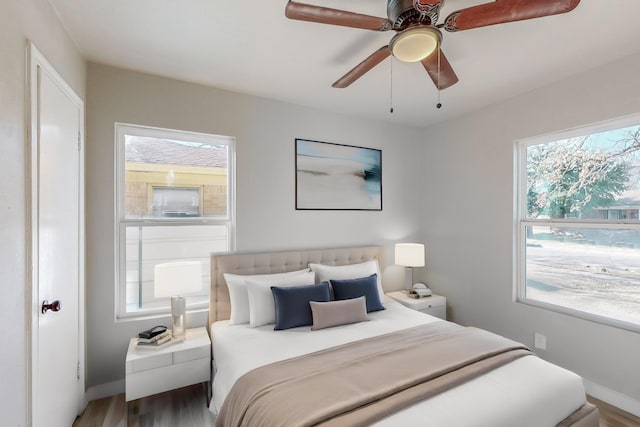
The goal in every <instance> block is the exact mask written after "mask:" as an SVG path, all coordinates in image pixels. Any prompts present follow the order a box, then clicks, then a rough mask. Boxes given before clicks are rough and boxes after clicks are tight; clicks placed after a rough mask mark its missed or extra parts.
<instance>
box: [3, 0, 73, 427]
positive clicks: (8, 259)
mask: <svg viewBox="0 0 640 427" xmlns="http://www.w3.org/2000/svg"><path fill="white" fill-rule="evenodd" d="M27 39H31V40H32V41H33V42H34V43H35V45H36V46H37V47H38V49H39V50H40V51H41V52H42V53H43V54H44V55H45V56H46V57H47V59H48V60H49V62H51V63H52V65H53V66H54V67H55V68H56V69H57V71H58V72H59V73H60V74H61V75H62V76H63V77H64V78H65V79H66V80H67V82H68V83H69V84H70V85H71V86H72V87H73V88H74V89H75V90H76V92H77V93H78V94H79V95H80V96H81V97H82V98H84V86H85V64H84V60H83V59H82V58H81V57H80V55H79V54H78V52H77V51H76V49H75V46H74V45H73V43H72V42H71V41H70V40H69V39H68V37H67V36H66V34H65V32H64V30H63V28H62V26H61V25H60V23H59V22H58V20H57V17H56V15H55V14H54V12H53V10H52V9H51V6H50V4H49V2H48V1H46V0H3V1H0V223H1V224H2V225H1V226H0V241H1V242H2V245H0V300H1V301H2V310H0V324H1V325H2V333H3V341H4V342H3V344H2V352H0V378H2V385H1V386H0V412H1V413H2V424H3V425H6V426H21V425H22V426H24V425H26V424H27V419H28V418H27V411H28V408H27V400H26V397H27V384H28V383H27V381H28V378H27V369H28V364H27V361H28V353H27V345H28V341H29V338H28V335H27V328H28V326H27V320H28V319H27V311H28V310H29V309H30V307H27V298H28V296H27V286H30V285H29V284H27V283H26V274H25V272H26V270H27V266H26V256H25V251H26V239H27V235H26V231H25V225H26V222H25V221H26V219H25V217H26V215H27V213H26V207H25V203H26V188H25V179H26V174H27V173H28V172H27V170H26V167H25V162H26V158H25V149H26V147H27V141H26V131H25V129H26V126H27V125H28V122H27V119H26V111H25V108H26V107H25V96H26V77H25V76H26V70H25V67H26V66H25V49H26V43H27Z"/></svg>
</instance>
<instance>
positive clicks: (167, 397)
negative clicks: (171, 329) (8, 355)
mask: <svg viewBox="0 0 640 427" xmlns="http://www.w3.org/2000/svg"><path fill="white" fill-rule="evenodd" d="M588 399H589V401H590V402H591V403H593V404H594V405H596V406H598V409H599V410H600V427H640V417H636V416H634V415H631V414H629V413H626V412H624V411H622V410H621V409H618V408H616V407H614V406H611V405H609V404H607V403H605V402H602V401H600V400H598V399H595V398H593V397H591V396H589V397H588ZM130 406H132V407H130V408H129V421H130V422H129V426H136V427H150V426H154V427H176V426H180V427H200V426H202V427H208V426H213V424H214V421H215V420H214V417H213V415H212V414H211V412H209V409H208V408H207V399H206V390H205V388H204V387H203V386H202V385H200V384H198V385H195V386H191V387H185V388H181V389H178V390H174V391H169V392H166V393H161V394H158V395H155V396H150V397H145V398H143V399H139V400H137V401H135V402H134V404H133V405H130ZM126 417H127V405H126V403H125V401H124V394H119V395H117V396H113V397H108V398H105V399H100V400H95V401H93V402H90V403H89V405H88V406H87V409H86V410H85V411H84V413H83V414H82V416H81V417H79V418H78V419H76V421H75V422H74V423H73V427H124V426H126V425H127V424H126Z"/></svg>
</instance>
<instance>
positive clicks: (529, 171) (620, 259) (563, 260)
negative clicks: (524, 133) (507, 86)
mask: <svg viewBox="0 0 640 427" xmlns="http://www.w3.org/2000/svg"><path fill="white" fill-rule="evenodd" d="M521 149H522V150H526V151H524V153H523V154H524V157H525V163H526V165H525V167H524V168H523V170H522V171H521V173H523V174H526V176H525V177H524V178H526V187H525V188H522V189H521V192H520V195H521V196H520V197H521V202H520V203H522V205H523V212H522V213H521V215H523V217H521V218H520V227H521V233H522V235H523V237H524V238H523V244H522V246H521V247H520V250H521V251H522V253H523V254H524V261H525V265H524V272H523V273H524V274H522V277H523V283H522V284H521V287H520V293H519V295H520V297H521V298H524V299H526V300H529V301H540V302H543V303H546V304H552V305H554V306H559V307H563V308H568V309H569V311H571V312H573V311H577V312H584V313H589V314H590V315H595V316H597V317H599V318H603V319H605V320H606V319H610V320H611V319H612V320H614V321H616V322H624V323H625V324H626V323H628V324H634V325H637V326H640V221H639V220H638V219H639V212H640V126H631V127H625V128H621V129H615V130H609V131H606V132H598V133H592V134H589V135H585V136H582V137H578V138H570V139H564V140H558V141H549V142H543V143H537V144H525V145H523V146H522V147H521Z"/></svg>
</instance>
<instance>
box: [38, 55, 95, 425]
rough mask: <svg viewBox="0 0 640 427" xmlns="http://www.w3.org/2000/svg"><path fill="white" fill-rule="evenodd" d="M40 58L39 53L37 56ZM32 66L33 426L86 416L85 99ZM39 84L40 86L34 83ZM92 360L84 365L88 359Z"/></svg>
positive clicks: (43, 67) (43, 65)
mask: <svg viewBox="0 0 640 427" xmlns="http://www.w3.org/2000/svg"><path fill="white" fill-rule="evenodd" d="M32 59H34V57H33V56H32ZM35 59H36V61H35V62H36V63H35V64H32V67H35V68H32V72H33V74H32V78H33V80H34V81H33V82H32V86H31V87H32V89H35V91H36V93H37V97H36V98H35V99H33V97H32V100H33V103H32V107H31V108H32V118H34V119H35V121H36V123H35V124H36V126H32V133H33V134H32V145H31V150H32V152H31V160H32V162H31V168H32V171H31V177H32V192H33V194H32V229H33V238H32V245H33V251H32V258H33V273H32V274H33V294H34V295H37V296H38V297H37V306H36V310H37V311H38V312H37V313H36V315H37V324H36V322H35V320H34V322H33V323H34V324H33V326H35V327H37V329H35V328H32V332H33V334H34V337H33V340H32V344H33V348H32V353H33V354H32V357H33V366H32V373H33V377H32V399H33V400H32V415H33V425H34V426H37V427H40V426H65V427H68V426H70V425H71V424H72V423H73V421H74V419H75V417H76V415H77V414H78V409H79V408H78V405H79V392H80V390H81V389H82V390H83V389H84V385H83V384H81V383H80V380H81V377H82V379H83V376H81V375H80V365H79V361H80V356H81V354H83V352H81V351H80V342H81V341H80V314H79V313H80V312H79V307H80V306H81V297H83V294H82V292H81V284H82V274H83V269H82V262H83V256H82V254H81V250H82V248H83V245H82V243H81V239H82V237H83V234H82V224H83V221H82V218H81V216H80V215H81V214H82V207H81V200H82V197H81V190H82V188H83V186H82V185H81V179H82V167H81V165H82V162H81V157H80V153H81V151H80V136H81V134H80V130H81V122H82V120H83V113H82V104H81V103H80V105H79V104H78V98H77V96H76V95H75V94H74V93H73V91H71V93H69V91H70V89H69V88H68V87H67V86H66V84H64V83H63V81H62V80H61V79H60V77H59V76H58V75H57V74H56V73H55V71H53V70H52V69H48V67H50V66H48V63H46V62H45V63H38V62H39V61H38V60H43V58H41V57H39V58H35ZM34 83H35V84H36V86H35V88H34V86H33V84H34ZM83 365H84V364H83Z"/></svg>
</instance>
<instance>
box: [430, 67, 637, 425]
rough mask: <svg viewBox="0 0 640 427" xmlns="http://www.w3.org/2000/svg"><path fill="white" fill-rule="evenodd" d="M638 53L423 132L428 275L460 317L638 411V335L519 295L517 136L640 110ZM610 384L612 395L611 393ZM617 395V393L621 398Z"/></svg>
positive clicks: (436, 288)
mask: <svg viewBox="0 0 640 427" xmlns="http://www.w3.org/2000/svg"><path fill="white" fill-rule="evenodd" d="M638 76H640V55H636V56H632V57H629V58H626V59H623V60H621V61H618V62H615V63H612V64H608V65H606V66H604V67H600V68H597V69H593V70H588V71H585V72H584V73H582V74H580V75H577V76H574V77H572V78H570V79H567V80H565V81H561V82H558V83H556V84H554V85H551V86H548V87H545V88H541V89H539V90H535V91H533V92H530V93H527V94H525V95H522V96H519V97H517V98H514V99H511V100H509V101H507V102H504V103H501V104H498V105H493V106H491V107H488V108H485V109H483V110H482V111H479V112H476V113H474V114H471V115H468V116H466V117H463V118H460V119H457V120H453V121H450V122H448V123H444V124H440V125H436V126H433V127H430V128H429V129H427V131H425V133H424V139H425V163H427V165H428V166H427V167H426V169H425V174H426V178H425V181H424V187H423V188H424V189H423V195H424V206H423V213H424V218H423V223H422V226H423V227H424V233H425V243H426V245H427V247H428V248H429V249H430V250H429V255H428V259H427V262H428V269H427V275H428V279H429V283H430V284H431V286H432V287H433V289H434V290H435V291H437V292H438V293H442V294H443V295H446V296H447V297H448V300H447V303H448V304H449V306H450V307H449V308H450V310H449V314H450V315H452V318H453V320H454V321H456V322H459V323H462V324H467V325H475V326H479V327H482V328H486V329H489V330H491V331H494V332H497V333H500V334H504V335H506V336H508V337H511V338H513V339H515V340H518V341H521V342H524V343H526V344H529V345H530V346H532V347H533V336H534V332H541V333H543V334H545V335H546V336H547V351H543V352H540V355H541V356H542V357H543V358H545V359H548V360H550V361H552V362H555V363H557V364H559V365H561V366H564V367H567V368H569V369H571V370H573V371H575V372H577V373H578V374H580V375H582V376H583V377H585V378H586V379H587V380H588V381H589V382H590V383H591V382H593V383H595V384H596V385H599V386H602V387H596V388H592V390H591V392H593V393H594V394H600V395H601V396H602V397H606V398H608V399H606V400H611V398H612V397H615V398H617V399H618V402H617V403H619V404H620V406H623V407H624V405H625V403H628V405H626V408H627V409H628V410H633V411H634V412H636V413H638V412H640V406H638V405H640V370H639V369H638V355H639V354H640V336H639V334H638V333H633V332H628V331H623V330H620V329H616V328H613V327H609V326H604V325H601V324H597V323H592V322H588V321H584V320H580V319H576V318H572V317H569V316H565V315H561V314H557V313H555V312H551V311H547V310H543V309H539V308H534V307H531V306H526V305H523V304H519V303H515V302H513V301H512V295H513V269H514V263H513V247H514V246H513V227H514V177H513V166H514V141H515V140H516V139H519V138H523V137H529V136H535V135H541V134H546V133H550V132H554V131H559V130H563V129H569V128H573V127H577V126H581V125H584V124H588V123H594V122H599V121H604V120H607V119H611V118H615V117H621V116H626V115H630V114H637V113H639V112H640V85H639V84H638ZM607 394H609V395H607ZM614 403H615V402H614Z"/></svg>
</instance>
